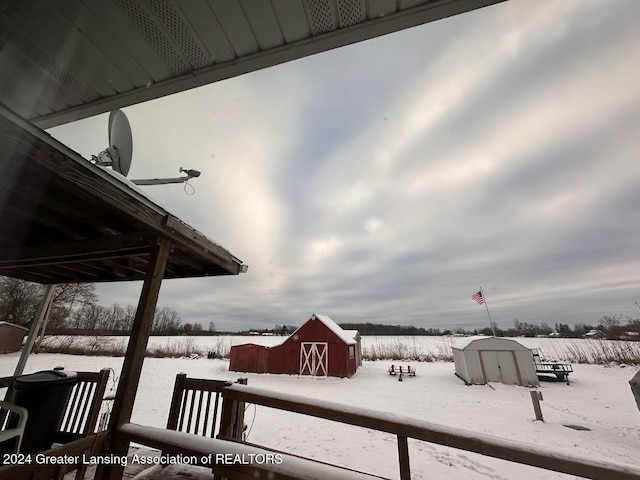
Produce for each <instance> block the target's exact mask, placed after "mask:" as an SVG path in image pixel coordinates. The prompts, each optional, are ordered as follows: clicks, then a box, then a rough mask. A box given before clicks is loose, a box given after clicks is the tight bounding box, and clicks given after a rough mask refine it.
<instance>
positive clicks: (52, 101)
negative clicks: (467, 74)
mask: <svg viewBox="0 0 640 480" xmlns="http://www.w3.org/2000/svg"><path fill="white" fill-rule="evenodd" d="M501 1H504V0H286V1H284V0H274V1H271V2H266V1H247V0H225V1H224V2H219V1H216V0H190V1H185V2H179V1H177V0H163V1H153V2H141V1H138V0H73V1H66V2H54V1H52V0H29V1H24V0H6V1H4V2H3V6H2V9H0V71H1V72H2V79H1V80H0V103H4V104H5V105H7V106H8V107H9V108H10V109H12V110H13V111H14V112H16V113H17V114H18V115H20V116H21V117H23V118H25V119H27V120H30V121H32V122H33V123H34V124H35V125H37V126H39V127H41V128H49V127H52V126H55V125H60V124H63V123H68V122H72V121H75V120H79V119H81V118H85V117H89V116H93V115H97V114H100V113H103V112H108V111H110V110H114V109H116V108H121V107H125V106H128V105H132V104H136V103H141V102H145V101H148V100H151V99H155V98H158V97H162V96H165V95H170V94H173V93H177V92H180V91H183V90H186V89H190V88H194V87H198V86H202V85H206V84H209V83H212V82H216V81H219V80H222V79H226V78H230V77H234V76H237V75H241V74H244V73H247V72H251V71H255V70H259V69H262V68H267V67H271V66H273V65H278V64H280V63H283V62H287V61H290V60H295V59H298V58H302V57H305V56H308V55H312V54H315V53H319V52H323V51H326V50H330V49H333V48H338V47H342V46H344V45H348V44H352V43H356V42H360V41H363V40H367V39H371V38H374V37H378V36H381V35H385V34H388V33H392V32H395V31H398V30H402V29H405V28H410V27H414V26H417V25H421V24H424V23H427V22H431V21H435V20H440V19H442V18H446V17H450V16H453V15H457V14H460V13H465V12H468V11H471V10H475V9H478V8H481V7H485V6H488V5H492V4H495V3H499V2H501Z"/></svg>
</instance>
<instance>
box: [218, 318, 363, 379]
mask: <svg viewBox="0 0 640 480" xmlns="http://www.w3.org/2000/svg"><path fill="white" fill-rule="evenodd" d="M264 359H266V364H265V362H264ZM361 363H362V362H361V356H360V335H359V334H358V332H357V331H353V330H352V331H345V330H343V329H342V328H340V326H339V325H338V324H336V323H335V322H334V321H333V320H331V319H330V318H329V317H327V316H326V315H312V316H311V318H310V319H309V320H308V321H307V322H306V323H305V324H304V325H302V326H301V327H300V328H298V329H297V330H296V331H295V332H293V333H292V334H291V336H290V337H289V338H288V339H286V340H285V341H284V342H283V343H281V344H280V345H276V346H273V347H261V346H259V345H254V344H245V345H235V346H233V347H231V354H230V362H229V370H234V371H240V372H254V373H289V374H296V375H315V376H330V377H351V376H353V375H354V374H355V373H356V370H357V368H358V366H359V365H361Z"/></svg>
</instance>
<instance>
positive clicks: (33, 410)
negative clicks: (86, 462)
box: [9, 369, 78, 453]
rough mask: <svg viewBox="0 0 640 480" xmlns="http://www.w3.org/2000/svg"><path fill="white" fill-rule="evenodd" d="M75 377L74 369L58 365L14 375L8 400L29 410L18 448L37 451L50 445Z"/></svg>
mask: <svg viewBox="0 0 640 480" xmlns="http://www.w3.org/2000/svg"><path fill="white" fill-rule="evenodd" d="M77 381H78V375H77V374H76V373H75V372H65V371H64V370H61V369H55V370H44V371H42V372H36V373H32V374H29V375H22V376H20V377H17V378H16V379H15V381H14V382H13V385H12V387H11V389H10V392H9V397H11V402H12V403H14V404H15V405H19V406H21V407H25V408H26V409H27V411H28V412H29V417H28V419H27V425H26V427H25V431H24V436H23V439H22V448H21V452H23V453H36V452H42V451H44V450H48V449H49V448H51V444H52V443H53V440H54V436H55V433H56V430H57V429H58V425H59V424H60V421H61V419H62V415H64V409H65V407H66V405H67V401H68V400H69V396H70V395H71V390H72V389H73V386H74V385H75V384H76V382H77Z"/></svg>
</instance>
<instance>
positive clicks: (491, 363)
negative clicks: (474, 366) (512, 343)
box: [480, 351, 518, 385]
mask: <svg viewBox="0 0 640 480" xmlns="http://www.w3.org/2000/svg"><path fill="white" fill-rule="evenodd" d="M480 355H482V363H483V365H484V373H485V375H486V381H487V382H501V383H506V384H516V385H517V384H518V373H517V372H516V366H515V362H514V360H513V353H512V352H509V351H503V352H496V351H481V352H480Z"/></svg>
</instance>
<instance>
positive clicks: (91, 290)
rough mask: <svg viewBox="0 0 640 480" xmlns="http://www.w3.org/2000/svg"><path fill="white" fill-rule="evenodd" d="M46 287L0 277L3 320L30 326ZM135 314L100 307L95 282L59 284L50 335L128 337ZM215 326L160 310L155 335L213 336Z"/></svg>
mask: <svg viewBox="0 0 640 480" xmlns="http://www.w3.org/2000/svg"><path fill="white" fill-rule="evenodd" d="M44 291H45V287H44V286H43V285H39V284H37V283H31V282H27V281H25V280H19V279H15V278H8V277H0V320H4V321H7V322H9V323H13V324H16V325H20V326H23V327H27V328H29V327H31V324H32V323H33V321H34V319H35V318H36V314H37V311H38V308H39V306H40V303H41V301H42V298H43V295H44ZM135 314H136V307H135V306H134V305H127V306H125V307H122V306H120V305H118V304H113V305H111V306H105V305H100V304H98V296H97V295H96V293H95V285H94V284H92V283H78V284H60V285H56V287H55V289H54V293H53V299H52V302H51V307H50V309H49V313H48V316H47V319H48V320H47V333H49V334H80V335H82V334H91V335H100V334H104V335H118V334H128V333H129V332H130V331H131V327H132V326H133V320H134V318H135ZM215 330H216V328H215V324H214V323H213V322H210V323H209V329H208V331H206V332H205V331H204V329H203V327H202V325H201V324H200V323H197V322H195V323H183V321H182V318H181V317H180V314H179V313H178V312H177V311H175V310H173V309H171V308H169V307H162V308H157V309H156V311H155V315H154V318H153V325H152V334H154V335H177V334H188V335H198V334H210V333H213V332H215Z"/></svg>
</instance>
